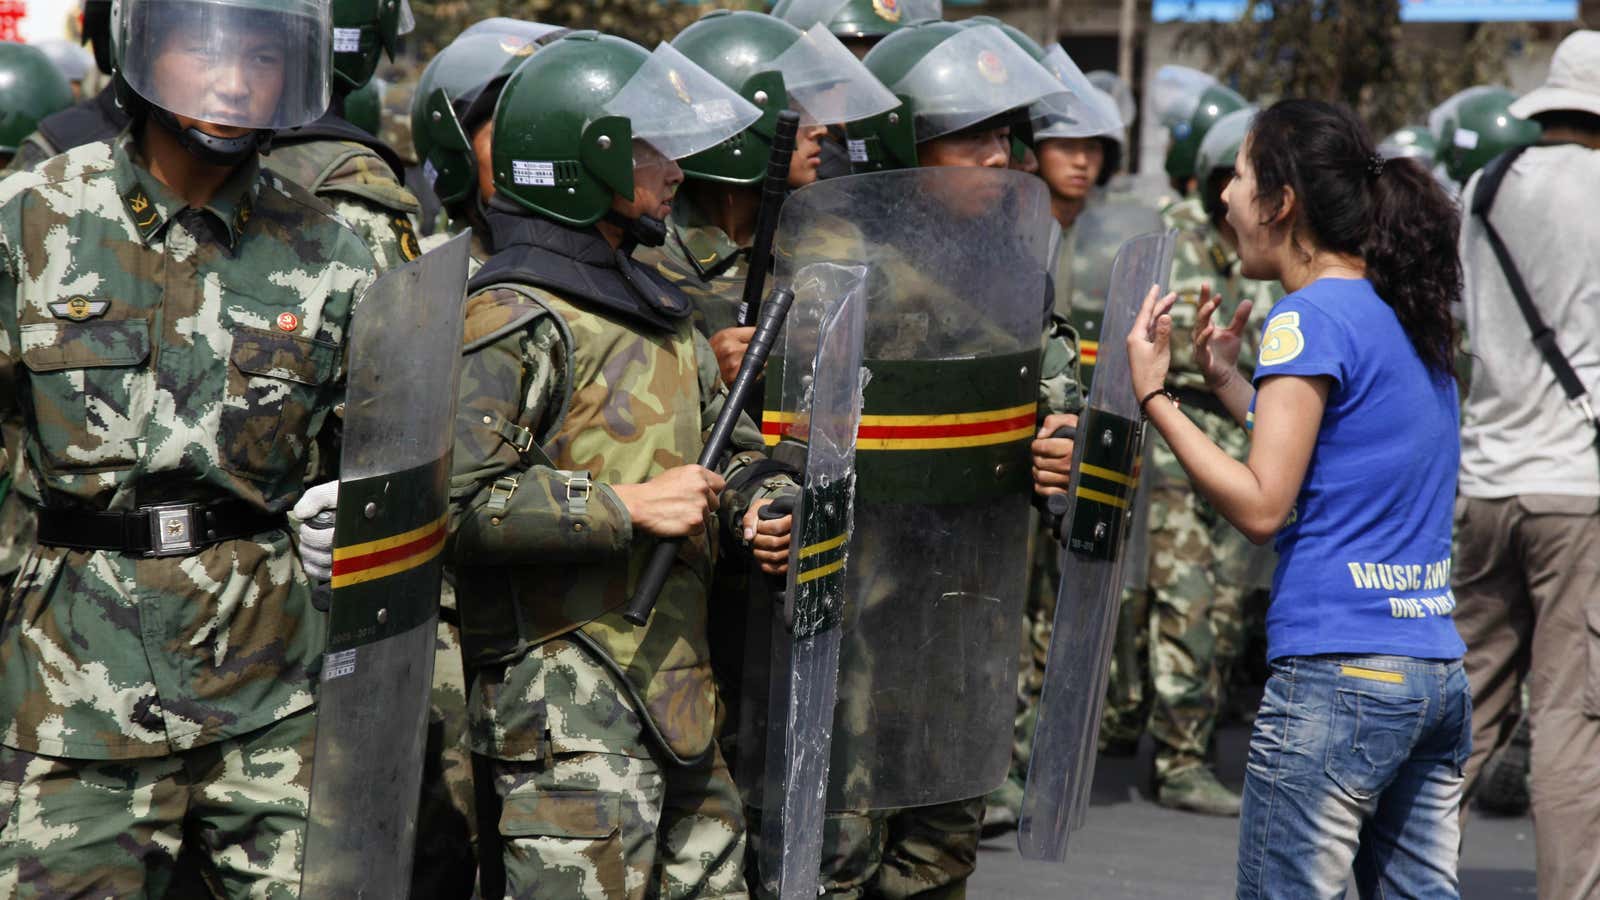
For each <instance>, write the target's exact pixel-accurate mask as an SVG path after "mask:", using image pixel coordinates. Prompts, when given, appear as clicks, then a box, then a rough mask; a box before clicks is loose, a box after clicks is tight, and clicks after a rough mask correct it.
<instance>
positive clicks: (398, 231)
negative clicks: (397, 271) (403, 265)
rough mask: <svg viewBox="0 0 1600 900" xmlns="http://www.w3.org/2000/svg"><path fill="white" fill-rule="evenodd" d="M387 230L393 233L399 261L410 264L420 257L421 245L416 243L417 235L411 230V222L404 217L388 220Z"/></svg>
mask: <svg viewBox="0 0 1600 900" xmlns="http://www.w3.org/2000/svg"><path fill="white" fill-rule="evenodd" d="M389 229H390V230H391V231H393V232H394V239H395V242H396V243H398V244H399V245H400V259H401V260H402V261H404V262H410V261H412V260H413V259H416V258H417V257H419V256H421V255H422V245H420V244H418V243H417V233H416V232H415V231H414V230H412V228H411V220H410V219H408V218H406V217H405V216H395V217H394V218H393V219H391V220H389Z"/></svg>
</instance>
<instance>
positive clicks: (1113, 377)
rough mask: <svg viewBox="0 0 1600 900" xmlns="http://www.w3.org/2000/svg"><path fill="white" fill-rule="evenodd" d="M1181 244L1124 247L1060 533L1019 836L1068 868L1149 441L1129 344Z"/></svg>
mask: <svg viewBox="0 0 1600 900" xmlns="http://www.w3.org/2000/svg"><path fill="white" fill-rule="evenodd" d="M1176 235H1177V232H1172V231H1169V232H1165V233H1162V232H1155V233H1152V234H1146V235H1141V236H1139V237H1136V238H1134V239H1132V240H1130V241H1128V242H1127V243H1125V244H1124V245H1123V246H1122V249H1121V250H1120V251H1119V252H1118V253H1117V256H1116V261H1115V262H1114V263H1113V264H1112V268H1111V276H1110V288H1109V292H1108V294H1107V302H1106V308H1105V330H1104V332H1103V334H1104V337H1105V340H1104V342H1103V343H1102V344H1101V345H1100V365H1099V366H1098V374H1097V375H1096V376H1095V381H1094V385H1093V387H1091V388H1090V390H1089V397H1088V406H1087V409H1085V411H1084V413H1083V415H1082V416H1081V417H1080V422H1079V426H1078V432H1077V435H1076V441H1075V444H1074V446H1073V460H1072V478H1071V481H1070V483H1069V485H1068V488H1067V494H1066V501H1067V502H1066V504H1065V509H1064V514H1063V516H1062V521H1061V526H1060V529H1059V531H1060V537H1061V543H1062V546H1061V547H1060V548H1059V551H1060V560H1061V561H1060V567H1059V568H1060V572H1061V584H1060V587H1059V590H1058V592H1057V595H1056V616H1055V623H1054V629H1053V631H1052V633H1051V639H1050V655H1049V659H1048V661H1047V663H1046V666H1045V676H1044V689H1043V692H1042V694H1041V696H1040V699H1039V718H1038V724H1037V725H1036V726H1035V731H1034V740H1033V753H1032V755H1031V757H1030V759H1029V765H1028V783H1027V788H1026V791H1025V794H1024V797H1023V804H1022V816H1021V819H1020V821H1019V823H1018V829H1017V845H1018V847H1019V848H1020V849H1021V851H1022V855H1023V856H1026V857H1028V858H1030V859H1047V860H1053V861H1060V860H1061V859H1062V858H1064V856H1065V855H1066V850H1067V838H1068V836H1069V835H1070V834H1071V832H1072V831H1073V830H1075V829H1077V828H1078V827H1080V826H1081V825H1082V824H1083V817H1084V814H1085V811H1086V810H1087V808H1088V803H1089V788H1090V786H1091V785H1092V784H1093V782H1094V761H1095V752H1096V749H1097V748H1096V744H1097V738H1098V736H1099V732H1100V714H1101V711H1102V710H1103V708H1104V705H1105V696H1106V679H1107V676H1108V674H1109V670H1110V663H1111V651H1112V646H1113V643H1114V639H1115V633H1116V626H1117V612H1118V608H1119V603H1120V600H1121V596H1122V586H1123V582H1124V579H1125V577H1126V575H1127V565H1126V561H1125V558H1124V557H1125V555H1126V553H1127V542H1126V537H1127V534H1128V528H1129V524H1130V522H1131V521H1132V519H1133V515H1134V505H1135V504H1134V501H1135V496H1136V491H1137V489H1138V485H1139V461H1140V459H1141V451H1142V444H1143V438H1144V424H1143V419H1142V417H1141V416H1140V413H1139V398H1138V397H1136V396H1135V395H1134V392H1133V386H1132V376H1131V374H1130V372H1129V369H1128V351H1127V344H1126V343H1125V341H1126V338H1127V335H1128V333H1129V331H1130V330H1132V328H1133V323H1134V320H1135V319H1136V318H1137V316H1138V313H1139V307H1140V305H1141V304H1142V303H1143V301H1144V298H1145V295H1146V293H1147V292H1148V291H1149V290H1150V287H1151V285H1163V286H1164V285H1165V284H1166V283H1167V278H1168V276H1169V274H1170V273H1171V270H1172V253H1173V247H1174V245H1175V243H1176ZM1164 289H1165V288H1164V287H1163V290H1164ZM1052 499H1055V498H1052ZM1054 508H1055V507H1054V506H1052V509H1054Z"/></svg>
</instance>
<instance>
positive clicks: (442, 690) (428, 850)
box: [411, 582, 478, 900]
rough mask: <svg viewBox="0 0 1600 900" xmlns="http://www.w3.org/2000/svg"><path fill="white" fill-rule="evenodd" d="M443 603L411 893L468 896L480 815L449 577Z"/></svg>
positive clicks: (452, 899)
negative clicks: (476, 806)
mask: <svg viewBox="0 0 1600 900" xmlns="http://www.w3.org/2000/svg"><path fill="white" fill-rule="evenodd" d="M439 607H440V612H439V625H438V635H437V637H436V639H435V641H434V656H433V697H432V708H431V709H430V710H429V714H428V742H427V748H426V751H425V754H426V755H425V756H424V759H423V769H422V798H421V803H420V806H419V807H418V811H417V843H416V848H415V853H414V854H413V862H412V867H411V896H413V897H418V898H422V897H427V898H430V900H433V898H437V900H456V898H461V900H465V898H467V897H470V896H471V895H472V885H473V881H474V879H475V877H476V875H477V867H478V861H477V853H476V845H477V819H476V818H475V812H474V803H473V795H472V751H471V748H470V746H469V745H468V742H467V677H466V673H465V671H464V670H463V668H462V663H461V627H460V625H459V624H458V622H459V620H458V619H457V618H456V614H455V609H456V603H455V589H454V588H453V587H452V586H451V585H450V583H449V582H446V583H445V584H444V586H443V593H442V596H441V597H440V602H439Z"/></svg>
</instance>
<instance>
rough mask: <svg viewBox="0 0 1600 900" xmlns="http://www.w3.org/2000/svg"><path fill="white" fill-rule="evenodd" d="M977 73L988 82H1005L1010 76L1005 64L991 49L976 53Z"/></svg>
mask: <svg viewBox="0 0 1600 900" xmlns="http://www.w3.org/2000/svg"><path fill="white" fill-rule="evenodd" d="M978 74H979V75H982V76H983V77H984V80H986V81H988V82H989V83H990V84H1005V83H1006V80H1007V79H1009V78H1010V77H1011V76H1010V74H1009V73H1007V72H1006V64H1005V63H1003V62H1001V61H1000V57H999V56H997V55H996V54H995V52H994V51H993V50H985V51H983V52H982V53H979V54H978Z"/></svg>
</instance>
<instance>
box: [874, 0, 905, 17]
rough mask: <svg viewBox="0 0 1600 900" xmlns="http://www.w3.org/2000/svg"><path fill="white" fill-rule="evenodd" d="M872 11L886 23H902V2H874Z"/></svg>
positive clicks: (890, 0) (889, 0)
mask: <svg viewBox="0 0 1600 900" xmlns="http://www.w3.org/2000/svg"><path fill="white" fill-rule="evenodd" d="M872 11H873V12H875V13H877V14H878V18H880V19H882V20H884V21H885V22H898V21H900V0H872Z"/></svg>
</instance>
